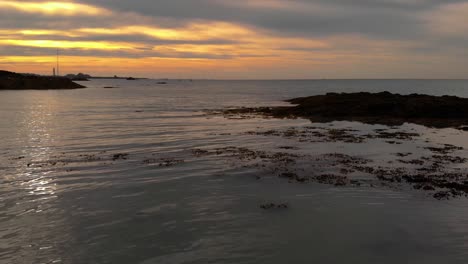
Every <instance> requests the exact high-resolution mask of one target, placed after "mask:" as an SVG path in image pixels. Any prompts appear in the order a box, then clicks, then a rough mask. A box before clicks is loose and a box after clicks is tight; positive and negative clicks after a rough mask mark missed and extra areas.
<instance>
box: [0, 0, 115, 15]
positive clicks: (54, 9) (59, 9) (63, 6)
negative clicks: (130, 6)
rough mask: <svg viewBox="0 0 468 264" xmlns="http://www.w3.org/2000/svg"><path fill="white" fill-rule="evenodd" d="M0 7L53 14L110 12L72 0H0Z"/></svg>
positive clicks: (98, 13)
mask: <svg viewBox="0 0 468 264" xmlns="http://www.w3.org/2000/svg"><path fill="white" fill-rule="evenodd" d="M0 9H12V10H16V11H20V12H26V13H41V14H44V15H55V16H75V15H86V16H96V15H105V14H110V11H108V10H106V9H103V8H99V7H95V6H91V5H85V4H78V3H73V2H30V1H0Z"/></svg>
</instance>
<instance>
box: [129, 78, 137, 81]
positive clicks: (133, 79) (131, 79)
mask: <svg viewBox="0 0 468 264" xmlns="http://www.w3.org/2000/svg"><path fill="white" fill-rule="evenodd" d="M127 80H129V81H135V80H136V79H135V78H133V77H128V78H127Z"/></svg>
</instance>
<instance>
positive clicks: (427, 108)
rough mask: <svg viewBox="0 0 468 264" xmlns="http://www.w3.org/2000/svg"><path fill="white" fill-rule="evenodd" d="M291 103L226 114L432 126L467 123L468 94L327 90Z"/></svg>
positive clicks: (233, 111) (462, 125) (462, 127)
mask: <svg viewBox="0 0 468 264" xmlns="http://www.w3.org/2000/svg"><path fill="white" fill-rule="evenodd" d="M287 102H290V103H292V104H295V106H292V107H261V108H241V109H231V110H226V111H224V113H225V114H228V115H233V114H262V115H267V116H273V117H280V118H285V117H290V118H296V117H301V118H307V119H310V120H312V121H314V122H330V121H335V120H349V121H359V122H365V123H372V124H386V125H401V124H403V123H405V122H410V123H416V124H421V125H426V126H431V127H459V128H460V129H464V128H466V125H468V98H460V97H456V96H431V95H422V94H410V95H400V94H392V93H390V92H381V93H367V92H361V93H328V94H326V95H316V96H310V97H302V98H295V99H291V100H287Z"/></svg>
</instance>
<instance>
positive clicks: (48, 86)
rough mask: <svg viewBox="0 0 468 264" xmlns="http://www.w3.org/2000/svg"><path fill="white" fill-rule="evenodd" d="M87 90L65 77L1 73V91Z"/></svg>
mask: <svg viewBox="0 0 468 264" xmlns="http://www.w3.org/2000/svg"><path fill="white" fill-rule="evenodd" d="M79 88H86V87H84V86H82V85H79V84H77V83H74V82H72V81H71V80H70V79H68V78H65V77H54V76H38V75H23V74H18V73H13V72H8V71H0V90H58V89H79Z"/></svg>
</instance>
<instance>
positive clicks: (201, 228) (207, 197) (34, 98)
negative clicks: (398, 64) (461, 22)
mask: <svg viewBox="0 0 468 264" xmlns="http://www.w3.org/2000/svg"><path fill="white" fill-rule="evenodd" d="M84 84H85V85H87V86H88V87H89V88H88V89H82V90H71V91H0V138H1V141H0V172H1V178H0V208H1V210H0V263H142V264H143V263H144V264H147V263H158V264H159V263H269V264H270V263H425V264H428V263H467V261H468V199H466V198H460V199H452V200H448V201H437V200H435V199H433V198H432V197H430V196H428V195H427V194H425V193H423V192H417V191H413V190H407V189H392V188H366V187H362V188H347V187H344V188H336V187H334V186H330V185H320V184H313V183H310V184H290V183H288V182H287V181H285V180H282V179H279V178H278V177H266V178H265V180H260V181H259V180H257V179H256V177H257V176H259V175H260V176H268V175H266V174H268V173H267V172H265V171H262V170H260V169H256V168H252V167H244V166H242V164H239V163H238V161H233V160H230V159H229V158H228V157H223V156H209V157H195V156H194V155H192V150H193V149H195V148H201V149H215V148H223V147H228V146H236V147H247V148H250V149H257V150H274V149H276V148H277V147H278V146H281V145H285V144H287V145H294V144H295V146H298V147H299V149H300V150H298V151H300V152H302V153H309V154H310V153H312V154H313V153H315V154H318V153H334V152H340V153H352V154H358V155H361V156H366V157H369V156H371V157H373V158H375V159H377V160H386V159H387V160H388V159H391V158H390V156H389V153H394V152H396V151H402V150H406V151H408V150H411V151H412V152H418V151H419V152H421V151H423V150H421V148H420V146H419V145H418V144H422V143H421V142H419V141H418V142H412V143H405V144H404V145H398V146H395V145H388V144H386V145H385V144H380V143H379V142H371V143H367V144H364V145H363V144H352V143H349V144H344V143H315V144H313V143H309V144H306V143H300V142H296V141H294V140H287V139H282V138H278V137H276V138H274V137H265V136H258V135H249V134H246V133H245V132H247V131H252V130H258V129H263V130H267V129H273V128H274V129H281V128H288V127H291V126H293V127H301V126H307V125H310V122H309V121H306V120H275V119H239V120H228V119H226V118H224V117H221V116H209V115H206V114H205V112H204V110H206V109H220V108H224V107H233V106H236V107H237V106H259V105H281V104H284V103H283V102H282V100H284V99H288V98H293V97H298V96H308V95H315V94H323V93H326V92H357V91H370V92H377V91H386V90H387V91H391V92H398V93H402V94H410V93H426V94H432V95H445V94H449V95H458V96H461V97H468V81H463V80H458V81H457V80H454V81H446V80H440V81H428V80H393V81H386V80H375V81H371V80H362V81H361V80H341V81H334V80H323V81H193V82H189V81H169V84H167V85H158V84H157V82H156V81H155V80H139V81H126V80H93V81H90V82H86V83H84ZM104 86H115V87H118V88H116V89H103V87H104ZM326 125H327V126H330V125H331V126H336V127H353V128H357V129H361V130H366V129H371V128H373V127H375V126H369V125H364V124H359V123H350V122H335V123H333V124H326ZM402 129H413V130H417V131H419V133H421V134H422V135H423V136H422V137H423V138H424V139H425V140H427V139H430V141H431V144H441V143H450V144H455V145H457V146H463V147H465V148H468V140H467V139H468V133H467V132H461V131H457V130H454V129H441V130H436V129H427V128H424V127H421V126H414V125H405V126H404V127H403V128H402ZM119 153H122V154H128V156H114V155H116V154H119ZM460 155H467V153H466V152H464V153H461V154H460ZM150 160H159V161H162V162H163V163H164V162H167V164H166V163H165V165H164V166H159V165H154V164H150V163H151V162H148V161H150ZM166 165H167V166H166ZM461 166H465V167H466V166H467V165H466V164H462V165H461ZM270 201H273V202H287V203H288V204H289V205H290V208H289V209H287V210H272V211H265V210H262V209H260V208H259V205H260V204H262V203H264V202H270Z"/></svg>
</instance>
